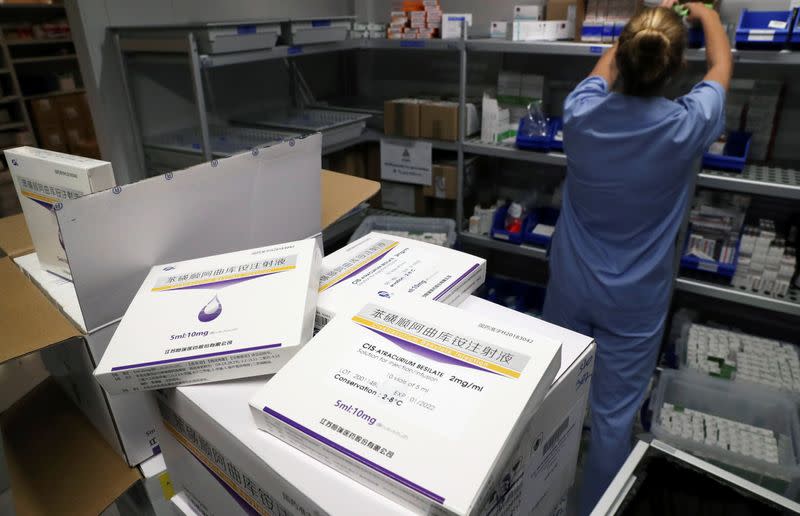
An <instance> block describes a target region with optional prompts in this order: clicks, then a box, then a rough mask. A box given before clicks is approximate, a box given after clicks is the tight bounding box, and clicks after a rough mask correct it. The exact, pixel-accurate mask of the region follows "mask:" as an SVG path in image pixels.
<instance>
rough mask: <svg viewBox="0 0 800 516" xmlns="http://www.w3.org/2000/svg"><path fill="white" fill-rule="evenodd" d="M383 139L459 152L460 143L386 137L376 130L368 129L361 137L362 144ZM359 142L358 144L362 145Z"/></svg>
mask: <svg viewBox="0 0 800 516" xmlns="http://www.w3.org/2000/svg"><path fill="white" fill-rule="evenodd" d="M383 138H386V139H387V140H402V141H409V142H428V143H430V144H431V146H432V147H433V148H434V149H438V150H446V151H457V150H458V142H451V141H445V140H428V139H425V138H407V137H405V136H386V135H384V134H383V131H378V130H376V129H367V130H366V131H364V133H363V134H362V135H361V138H360V139H361V142H379V141H381V140H382V139H383ZM361 142H357V143H361Z"/></svg>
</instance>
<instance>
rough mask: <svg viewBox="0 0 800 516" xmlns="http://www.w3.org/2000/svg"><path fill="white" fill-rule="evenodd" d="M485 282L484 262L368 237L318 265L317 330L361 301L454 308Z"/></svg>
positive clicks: (411, 243)
mask: <svg viewBox="0 0 800 516" xmlns="http://www.w3.org/2000/svg"><path fill="white" fill-rule="evenodd" d="M484 279H486V260H484V259H483V258H478V257H476V256H472V255H469V254H466V253H462V252H460V251H455V250H452V249H446V248H443V247H440V246H436V245H433V244H426V243H424V242H419V241H416V240H411V239H408V238H402V237H396V236H392V235H386V234H383V233H377V232H373V233H370V234H368V235H366V236H364V237H362V238H360V239H358V240H357V241H355V242H353V243H352V244H349V245H348V246H347V247H344V248H342V249H340V250H338V251H336V252H335V253H333V254H331V255H329V256H326V257H325V259H324V260H323V261H322V273H321V276H320V281H319V292H320V295H319V299H318V300H317V318H316V321H315V323H314V326H315V328H316V329H320V328H322V327H323V326H325V324H327V323H328V321H330V320H331V319H332V318H333V317H334V316H335V315H336V314H337V313H338V312H340V311H344V310H347V309H349V308H353V307H355V306H356V305H359V304H363V300H364V298H365V296H372V295H375V294H378V295H381V296H383V297H391V296H392V295H393V294H395V293H402V294H409V295H413V296H416V297H420V298H423V299H431V300H433V301H440V302H442V303H446V304H449V305H458V304H460V303H461V302H462V301H463V300H464V299H466V298H467V296H469V295H470V294H471V293H472V292H474V291H475V290H477V289H478V288H479V287H480V286H481V285H483V281H484Z"/></svg>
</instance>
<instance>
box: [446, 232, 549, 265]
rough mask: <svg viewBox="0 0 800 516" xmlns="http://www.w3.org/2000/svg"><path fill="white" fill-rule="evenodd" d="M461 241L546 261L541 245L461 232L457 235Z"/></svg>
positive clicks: (544, 251)
mask: <svg viewBox="0 0 800 516" xmlns="http://www.w3.org/2000/svg"><path fill="white" fill-rule="evenodd" d="M459 238H460V239H461V242H462V243H464V244H467V245H473V246H477V247H483V248H485V249H492V250H494V251H502V252H504V253H510V254H516V255H520V256H526V257H528V258H534V259H536V260H541V261H547V249H544V248H543V247H534V246H530V245H527V244H522V245H516V244H510V243H508V242H503V241H501V240H495V239H493V238H491V237H489V236H486V235H475V234H472V233H461V234H460V235H459Z"/></svg>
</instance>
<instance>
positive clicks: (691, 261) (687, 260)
mask: <svg viewBox="0 0 800 516" xmlns="http://www.w3.org/2000/svg"><path fill="white" fill-rule="evenodd" d="M691 236H692V227H691V225H690V226H689V231H687V232H686V240H685V241H684V243H683V253H682V255H681V268H682V269H690V270H694V271H703V272H709V273H711V274H716V275H717V276H723V277H725V278H733V276H734V274H736V266H737V264H738V263H739V247H740V246H741V245H742V235H741V234H740V235H739V240H738V241H737V242H736V252H734V254H733V263H720V262H718V261H716V260H705V259H703V258H698V257H697V256H689V255H687V254H686V251H687V249H688V246H689V237H691Z"/></svg>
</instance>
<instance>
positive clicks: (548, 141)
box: [517, 116, 564, 152]
mask: <svg viewBox="0 0 800 516" xmlns="http://www.w3.org/2000/svg"><path fill="white" fill-rule="evenodd" d="M524 122H525V120H524V119H523V120H520V121H519V127H518V129H517V148H519V149H523V150H535V151H542V152H547V151H550V150H553V149H554V144H555V140H556V133H557V132H558V131H560V130H561V127H562V125H563V121H562V120H561V118H560V117H555V116H554V117H550V118H548V119H547V136H533V137H531V136H525V135H524V134H523V131H522V129H523V128H522V124H523V123H524ZM559 144H560V145H561V149H563V148H564V147H563V143H562V142H559Z"/></svg>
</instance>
